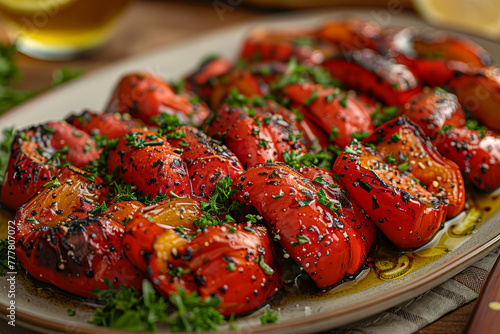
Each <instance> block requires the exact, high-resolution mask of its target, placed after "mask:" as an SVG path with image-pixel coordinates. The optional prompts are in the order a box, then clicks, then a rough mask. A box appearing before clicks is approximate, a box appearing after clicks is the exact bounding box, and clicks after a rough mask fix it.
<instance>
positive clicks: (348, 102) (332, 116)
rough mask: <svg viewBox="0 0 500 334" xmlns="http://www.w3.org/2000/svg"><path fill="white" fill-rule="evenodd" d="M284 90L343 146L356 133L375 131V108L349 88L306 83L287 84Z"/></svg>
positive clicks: (292, 104) (295, 105)
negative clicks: (347, 90)
mask: <svg viewBox="0 0 500 334" xmlns="http://www.w3.org/2000/svg"><path fill="white" fill-rule="evenodd" d="M282 94H284V96H286V97H287V98H289V99H290V100H291V101H292V102H291V106H292V107H293V108H297V109H298V110H299V111H300V112H301V113H303V114H304V115H306V116H307V117H309V118H310V119H312V120H313V121H314V122H315V123H316V124H317V125H318V126H319V127H321V128H322V129H323V130H324V131H325V132H326V133H329V134H330V139H331V140H332V141H333V143H334V144H336V145H338V146H340V147H344V146H346V145H349V143H350V142H351V140H352V139H353V136H354V135H355V134H356V133H359V134H362V133H364V134H365V136H366V135H368V134H369V133H371V131H373V125H372V120H371V117H370V114H371V113H372V110H373V109H372V108H371V107H370V106H369V105H368V104H366V103H365V102H364V101H361V100H359V99H358V98H356V97H355V96H353V95H350V94H348V93H347V92H346V91H341V90H340V89H338V88H324V87H322V86H321V85H318V84H311V83H306V84H292V85H289V86H286V87H285V88H283V90H282Z"/></svg>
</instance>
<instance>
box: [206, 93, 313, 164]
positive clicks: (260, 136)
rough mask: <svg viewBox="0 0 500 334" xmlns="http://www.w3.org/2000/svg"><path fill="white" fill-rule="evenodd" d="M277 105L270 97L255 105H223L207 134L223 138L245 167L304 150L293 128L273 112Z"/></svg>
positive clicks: (279, 159)
mask: <svg viewBox="0 0 500 334" xmlns="http://www.w3.org/2000/svg"><path fill="white" fill-rule="evenodd" d="M244 103H247V102H244ZM280 108H283V107H281V106H280V105H279V104H277V103H276V102H274V101H271V100H266V101H264V100H262V101H260V102H259V104H257V105H255V104H254V105H252V104H248V105H243V106H237V105H235V106H231V105H229V104H225V105H223V106H222V107H221V108H220V109H219V110H218V112H217V114H216V117H215V119H213V120H212V122H211V124H210V125H209V127H208V134H209V135H210V136H212V137H214V138H216V139H218V138H220V139H223V140H224V144H225V145H226V146H227V147H228V148H229V149H230V150H231V151H233V152H235V154H236V155H237V156H238V158H239V159H240V161H241V163H242V165H243V166H244V167H245V168H247V167H252V166H254V165H255V164H258V163H265V162H266V161H267V160H273V161H282V162H284V158H283V153H284V152H289V151H294V152H299V151H300V152H304V153H305V152H307V149H306V148H305V145H304V143H302V141H301V140H300V139H299V138H298V137H299V131H298V130H297V128H296V127H294V126H293V124H290V123H288V122H287V121H285V120H284V118H283V116H282V115H281V114H280V112H279V111H276V110H279V109H280Z"/></svg>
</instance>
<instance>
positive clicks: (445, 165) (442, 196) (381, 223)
mask: <svg viewBox="0 0 500 334" xmlns="http://www.w3.org/2000/svg"><path fill="white" fill-rule="evenodd" d="M420 131H421V130H419V128H418V127H417V126H416V125H414V124H413V123H411V122H409V121H408V120H407V118H406V117H404V116H402V117H400V118H397V119H396V120H393V121H389V122H387V123H385V124H384V125H382V126H381V127H379V128H378V129H376V130H375V131H374V133H373V134H372V135H371V136H369V137H367V138H365V139H364V140H363V141H362V143H355V144H353V145H351V146H350V147H347V148H346V150H344V152H343V153H342V154H341V155H340V156H339V157H338V158H337V160H336V161H335V165H334V168H333V171H334V173H337V174H339V175H341V177H340V179H339V182H340V183H342V185H343V186H344V187H345V188H346V190H347V191H348V192H350V193H351V194H353V196H354V198H355V199H356V201H357V202H358V204H359V205H360V206H361V207H362V208H363V209H364V210H365V211H366V213H367V214H368V215H369V216H370V217H372V219H373V220H374V221H375V223H377V225H378V227H379V228H380V229H381V230H382V232H384V234H385V235H386V236H387V237H388V238H389V239H390V240H391V241H392V242H393V243H394V244H395V245H396V246H398V247H400V248H414V247H419V246H421V245H423V244H425V243H426V242H427V241H428V240H429V239H430V238H431V237H432V236H433V235H434V234H435V233H436V232H437V230H438V229H439V227H440V225H441V223H442V222H444V220H445V219H446V215H448V217H453V216H455V215H457V214H458V213H459V212H460V211H461V210H462V209H463V206H464V198H465V190H464V184H463V179H462V176H461V174H460V172H459V169H458V167H457V166H456V165H455V163H453V162H452V161H449V160H448V159H446V158H443V157H441V156H440V155H439V154H438V153H437V152H436V150H435V148H434V147H433V146H432V145H431V144H430V143H429V142H426V141H425V140H424V139H423V134H422V133H421V132H420Z"/></svg>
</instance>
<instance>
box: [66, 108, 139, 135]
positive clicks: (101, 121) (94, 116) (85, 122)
mask: <svg viewBox="0 0 500 334" xmlns="http://www.w3.org/2000/svg"><path fill="white" fill-rule="evenodd" d="M66 122H68V123H69V124H72V125H73V126H75V127H77V128H78V129H80V130H83V131H85V132H87V133H88V134H96V135H100V136H106V137H107V138H108V139H116V138H120V137H123V136H125V134H126V133H127V132H128V130H130V129H133V128H136V127H140V126H144V123H143V122H142V121H141V120H139V119H133V118H132V117H131V116H130V115H129V114H126V113H125V114H120V113H95V112H91V111H84V112H82V113H81V114H79V115H71V116H69V117H67V118H66Z"/></svg>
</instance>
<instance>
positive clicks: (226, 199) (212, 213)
mask: <svg viewBox="0 0 500 334" xmlns="http://www.w3.org/2000/svg"><path fill="white" fill-rule="evenodd" d="M232 183H233V180H231V178H230V177H229V175H227V176H225V177H223V178H221V179H220V180H218V181H217V182H216V183H215V191H214V194H213V196H212V197H210V201H209V202H200V208H201V211H202V216H201V218H198V219H196V220H195V221H193V225H194V226H195V227H197V228H199V229H204V228H205V227H208V226H213V225H222V224H225V223H232V222H234V221H235V220H234V218H233V217H232V215H233V214H235V213H237V212H240V211H241V209H242V207H243V206H244V204H243V203H242V202H240V201H237V200H232V199H231V196H232V195H234V194H236V193H237V192H238V190H234V189H232V188H231V185H232ZM220 216H225V217H224V218H223V219H222V220H221V219H220V218H219V217H220Z"/></svg>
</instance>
